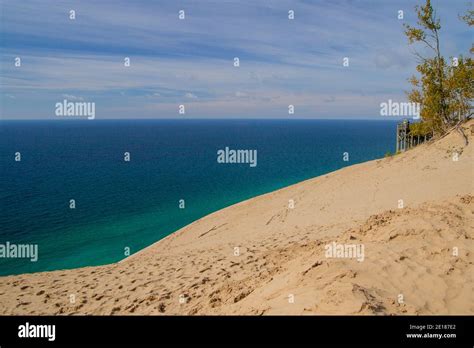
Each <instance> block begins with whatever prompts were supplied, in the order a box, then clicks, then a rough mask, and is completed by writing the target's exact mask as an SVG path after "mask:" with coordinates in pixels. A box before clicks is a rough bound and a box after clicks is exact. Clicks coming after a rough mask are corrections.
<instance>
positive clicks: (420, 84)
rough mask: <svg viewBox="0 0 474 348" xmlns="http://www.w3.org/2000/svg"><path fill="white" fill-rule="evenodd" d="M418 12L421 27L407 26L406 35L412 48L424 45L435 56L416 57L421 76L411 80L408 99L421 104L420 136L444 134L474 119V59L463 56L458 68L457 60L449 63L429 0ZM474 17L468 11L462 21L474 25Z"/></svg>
mask: <svg viewBox="0 0 474 348" xmlns="http://www.w3.org/2000/svg"><path fill="white" fill-rule="evenodd" d="M416 12H417V16H418V27H412V26H409V25H405V35H406V36H407V38H408V42H409V43H410V44H414V43H422V44H423V45H424V46H425V47H427V48H429V49H430V50H431V51H432V52H433V55H432V56H431V57H423V56H421V55H420V54H418V53H415V54H416V56H417V57H418V58H419V64H418V65H417V67H416V70H417V72H418V75H419V76H418V77H417V76H412V77H411V78H410V79H409V82H410V84H411V85H412V87H413V89H412V90H411V91H410V92H408V93H407V95H408V99H409V100H410V101H411V102H414V103H420V105H421V110H420V116H421V119H422V122H421V123H420V124H419V125H418V126H416V125H413V126H414V128H412V129H413V130H412V132H415V134H416V135H426V134H429V133H433V134H444V133H445V132H446V131H447V130H448V129H449V128H450V127H452V126H453V125H455V124H456V123H458V122H460V121H462V120H464V119H466V118H468V117H470V116H472V104H473V96H474V72H473V71H474V69H473V65H474V62H473V59H472V58H470V57H468V58H466V57H463V56H459V57H456V59H457V64H453V63H454V59H453V58H451V59H450V60H449V63H448V62H447V60H446V59H445V58H444V57H443V56H442V55H441V49H440V41H439V30H440V29H441V24H440V20H439V18H437V16H436V12H435V11H434V9H433V7H432V6H431V1H430V0H426V4H425V5H424V6H417V7H416ZM473 13H474V12H473V11H468V13H467V14H466V15H465V16H463V17H461V18H462V19H463V20H464V21H466V23H468V24H469V25H473V21H474V19H473ZM471 51H472V49H471ZM412 134H413V133H412Z"/></svg>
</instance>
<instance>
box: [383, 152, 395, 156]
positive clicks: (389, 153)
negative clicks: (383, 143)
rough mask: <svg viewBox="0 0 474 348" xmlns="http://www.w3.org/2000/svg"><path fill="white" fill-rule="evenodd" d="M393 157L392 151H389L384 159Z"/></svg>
mask: <svg viewBox="0 0 474 348" xmlns="http://www.w3.org/2000/svg"><path fill="white" fill-rule="evenodd" d="M392 156H393V155H392V153H391V152H390V151H387V152H386V153H385V156H384V157H392Z"/></svg>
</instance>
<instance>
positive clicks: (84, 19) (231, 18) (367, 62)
mask: <svg viewBox="0 0 474 348" xmlns="http://www.w3.org/2000/svg"><path fill="white" fill-rule="evenodd" d="M432 2H433V5H434V7H435V8H436V9H437V10H438V14H439V16H440V17H441V21H442V22H441V23H442V26H443V28H442V39H441V40H442V50H443V52H444V55H445V56H457V55H459V54H466V53H467V52H468V50H469V48H470V46H471V43H472V32H470V31H469V27H468V26H467V25H466V24H464V23H463V22H461V21H460V20H459V19H458V15H459V14H462V13H464V12H465V11H466V9H468V8H469V7H468V6H469V1H466V0H449V1H446V0H438V1H432ZM421 3H422V0H418V1H415V0H399V1H395V0H360V1H358V0H339V1H337V0H336V1H322V0H315V1H309V0H298V1H296V0H292V1H287V0H261V1H250V0H248V1H247V0H240V1H230V0H201V1H192V0H191V1H184V0H181V1H179V0H174V1H171V0H170V1H140V0H139V1H120V0H115V1H92V0H87V1H84V0H81V1H73V0H68V1H58V0H54V1H52V0H51V1H45V0H43V1H33V0H22V1H16V0H11V1H10V0H9V1H4V0H1V1H0V4H1V5H0V6H1V10H2V18H1V28H0V41H1V43H0V44H1V48H2V49H1V52H0V59H1V61H0V62H1V69H0V72H1V81H0V82H1V85H0V88H1V92H2V96H1V106H0V111H1V117H2V118H4V119H52V118H55V117H56V116H55V114H54V111H55V104H56V103H57V102H60V101H62V100H63V99H68V100H70V101H90V102H95V103H96V119H107V118H174V117H183V116H182V115H179V114H178V105H180V104H184V105H185V107H186V115H185V117H186V118H207V117H209V118H289V117H290V118H381V116H379V111H380V103H381V102H384V101H387V100H388V99H392V100H395V101H404V100H406V98H405V94H404V92H405V91H406V90H407V89H408V88H409V86H408V83H407V78H408V77H410V75H412V74H413V73H414V72H415V65H416V60H415V57H414V55H413V53H412V51H413V47H412V48H410V47H409V46H408V45H407V40H406V38H405V37H404V35H403V27H402V24H403V23H410V24H414V23H415V22H416V18H415V14H414V9H413V7H414V6H415V5H416V4H421ZM70 10H75V11H76V19H75V20H70V19H69V11H70ZM180 10H184V11H185V16H186V18H185V19H184V20H180V19H179V18H178V12H179V11H180ZM289 10H294V12H295V19H294V20H289V19H288V11H289ZM398 10H403V11H404V19H403V20H399V19H398V18H397V15H398ZM15 57H20V58H21V60H22V66H21V67H15V66H14V60H15ZM125 57H130V59H131V66H130V67H125V66H124V64H123V62H124V58H125ZM234 57H238V58H239V59H240V67H239V68H236V67H234V66H233V59H234ZM344 57H349V59H350V61H349V62H350V65H349V67H343V65H342V60H343V58H344ZM289 104H293V105H294V106H295V114H294V115H288V105H289Z"/></svg>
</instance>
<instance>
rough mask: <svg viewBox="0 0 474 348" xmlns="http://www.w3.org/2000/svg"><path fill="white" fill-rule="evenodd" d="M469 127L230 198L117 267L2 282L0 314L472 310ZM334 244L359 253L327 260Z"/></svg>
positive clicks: (473, 196) (473, 212)
mask: <svg viewBox="0 0 474 348" xmlns="http://www.w3.org/2000/svg"><path fill="white" fill-rule="evenodd" d="M473 128H474V122H473V121H470V122H469V123H468V124H466V126H465V129H466V133H468V134H469V138H470V144H469V145H468V146H465V145H464V141H463V139H462V138H461V136H460V135H459V134H457V133H455V132H452V133H450V134H448V135H447V136H445V137H444V138H442V139H440V140H437V141H432V142H430V143H428V144H424V145H420V146H419V147H417V148H415V149H412V150H410V151H407V152H406V153H403V154H400V155H396V156H394V157H390V158H385V159H380V160H375V161H371V162H366V163H363V164H359V165H354V166H351V167H347V168H344V169H341V170H338V171H336V172H333V173H330V174H328V175H323V176H321V177H318V178H314V179H311V180H307V181H304V182H301V183H298V184H296V185H293V186H290V187H287V188H284V189H282V190H278V191H275V192H272V193H269V194H266V195H262V196H259V197H256V198H253V199H250V200H247V201H244V202H241V203H239V204H236V205H234V206H231V207H228V208H226V209H223V210H220V211H218V212H215V213H213V214H211V215H209V216H206V217H204V218H202V219H200V220H198V221H196V222H194V223H192V224H190V225H188V226H186V227H184V228H183V229H181V230H179V231H178V232H176V233H174V234H172V235H170V236H168V237H167V238H165V239H163V240H162V241H160V242H158V243H156V244H154V245H152V246H150V247H148V248H146V249H144V250H142V251H141V252H139V253H137V254H135V255H132V256H131V257H129V258H127V259H126V260H124V261H122V262H120V263H116V264H112V265H106V266H101V267H87V268H80V269H75V270H67V271H55V272H44V273H36V274H25V275H19V276H8V277H1V278H0V313H1V314H257V315H260V314H473V313H474V295H473V294H474V272H473V269H474V267H473V262H474V241H473V237H474V218H473V217H474V192H473V178H474V175H473V174H474V162H473V154H472V152H473V150H472V149H473V145H472V141H474V139H473V136H472V133H473V131H472V129H473ZM454 153H458V154H459V160H458V161H453V155H454ZM289 200H293V201H294V208H289ZM400 200H402V201H403V202H402V201H400ZM401 203H403V208H399V204H401ZM333 242H334V243H337V245H363V246H364V257H363V261H358V260H357V259H356V258H328V257H326V256H327V255H326V250H327V248H326V246H327V245H331V243H333ZM70 295H74V296H75V302H73V303H72V302H71V301H70V299H71V296H70Z"/></svg>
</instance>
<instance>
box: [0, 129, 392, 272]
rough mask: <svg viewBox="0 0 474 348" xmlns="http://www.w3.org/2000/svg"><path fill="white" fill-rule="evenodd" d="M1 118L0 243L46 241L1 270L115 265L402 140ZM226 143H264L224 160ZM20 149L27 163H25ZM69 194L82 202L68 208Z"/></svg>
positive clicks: (334, 132)
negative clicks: (188, 228)
mask: <svg viewBox="0 0 474 348" xmlns="http://www.w3.org/2000/svg"><path fill="white" fill-rule="evenodd" d="M0 126H1V127H0V135H1V138H0V139H1V140H0V170H1V178H2V180H1V183H0V208H1V209H0V226H1V229H0V244H5V243H6V242H7V241H9V242H10V243H17V244H38V248H39V258H38V261H37V262H31V261H30V260H29V259H6V258H0V275H7V274H19V273H25V272H37V271H45V270H55V269H64V268H75V267H81V266H90V265H100V264H106V263H110V262H115V261H118V260H120V259H122V258H124V257H125V253H124V251H125V248H126V247H128V248H130V251H131V253H135V252H137V251H139V250H140V249H142V248H144V247H146V246H148V245H150V244H152V243H154V242H156V241H158V240H160V239H162V238H163V237H165V236H167V235H168V234H170V233H172V232H174V231H176V230H177V229H179V228H181V227H183V226H185V225H187V224H189V223H190V222H192V221H195V220H196V219H199V218H200V217H202V216H205V215H207V214H209V213H211V212H213V211H216V210H218V209H221V208H223V207H226V206H229V205H231V204H234V203H237V202H239V201H242V200H244V199H247V198H250V197H254V196H256V195H259V194H262V193H266V192H270V191H273V190H276V189H279V188H282V187H285V186H288V185H290V184H293V183H297V182H299V181H302V180H305V179H308V178H311V177H315V176H318V175H321V174H324V173H327V172H331V171H334V170H336V169H339V168H341V167H344V166H347V165H351V164H355V163H360V162H364V161H367V160H371V159H375V158H379V157H383V155H384V154H385V153H386V152H387V151H391V152H393V151H394V149H395V129H396V122H394V121H342V120H338V121H329V120H291V121H290V120H122V121H119V120H104V121H100V120H94V121H87V120H73V121H56V120H54V121H53V120H52V121H1V122H0ZM226 146H228V147H230V148H233V149H256V150H257V151H258V152H257V154H258V156H257V166H256V167H255V168H251V167H250V166H249V165H246V164H219V163H217V150H219V149H224V148H225V147H226ZM15 152H20V153H21V156H22V160H21V162H15V161H14V154H15ZM124 152H130V154H131V161H130V162H125V161H124V160H123V154H124ZM343 152H348V153H349V161H348V162H344V161H343V155H342V154H343ZM70 199H75V201H76V209H69V200H70ZM180 199H184V200H185V209H179V206H178V201H179V200H180Z"/></svg>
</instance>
